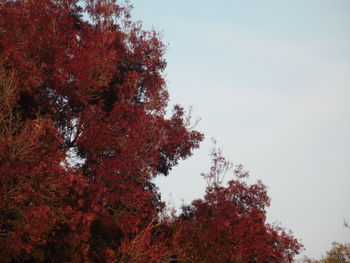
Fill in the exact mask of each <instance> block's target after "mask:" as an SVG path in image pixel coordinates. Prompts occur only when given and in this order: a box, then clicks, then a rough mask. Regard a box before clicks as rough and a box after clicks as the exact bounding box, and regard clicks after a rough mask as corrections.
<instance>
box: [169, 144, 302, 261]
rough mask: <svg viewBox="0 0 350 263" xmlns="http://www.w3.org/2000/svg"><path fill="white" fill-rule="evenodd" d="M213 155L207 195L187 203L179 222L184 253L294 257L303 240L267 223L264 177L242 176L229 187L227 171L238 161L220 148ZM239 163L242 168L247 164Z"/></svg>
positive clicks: (210, 257) (194, 256)
mask: <svg viewBox="0 0 350 263" xmlns="http://www.w3.org/2000/svg"><path fill="white" fill-rule="evenodd" d="M212 156H213V157H214V160H213V166H212V168H211V170H210V172H209V173H208V175H207V176H206V177H207V178H209V181H208V182H209V185H208V187H207V193H206V195H205V197H204V199H203V200H195V201H193V202H192V205H191V206H185V207H184V208H183V212H182V215H180V217H179V220H178V222H177V224H176V225H175V232H176V234H175V239H176V242H177V243H179V244H182V245H181V247H182V253H183V254H182V256H183V257H184V258H188V259H189V261H190V262H196V263H197V262H198V263H200V262H203V263H204V262H219V263H220V262H256V263H258V262H261V263H262V262H276V263H277V262H292V259H293V257H294V255H295V254H297V253H298V251H299V250H300V248H301V245H300V244H299V243H298V241H297V240H296V239H294V238H293V236H292V235H291V234H287V233H285V232H284V231H283V229H281V228H279V227H273V226H271V225H269V224H267V223H265V219H266V216H265V207H266V206H268V205H269V198H268V196H267V194H266V187H265V186H264V185H263V184H262V183H261V182H258V183H257V184H252V185H248V184H247V183H245V182H243V181H242V178H241V177H242V176H238V177H237V179H234V180H231V181H229V182H228V183H227V186H226V187H224V186H223V185H222V181H221V178H222V173H226V172H228V171H229V170H230V169H231V167H232V165H231V163H230V162H229V161H227V160H226V159H225V158H224V157H223V156H222V155H221V151H220V150H218V149H216V148H214V149H213V153H212ZM238 169H239V171H242V167H239V168H238ZM235 173H236V174H237V170H236V171H235ZM239 174H242V172H239ZM244 174H245V176H246V175H247V174H246V173H244ZM218 255H220V257H218Z"/></svg>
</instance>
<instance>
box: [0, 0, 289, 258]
mask: <svg viewBox="0 0 350 263" xmlns="http://www.w3.org/2000/svg"><path fill="white" fill-rule="evenodd" d="M163 53H164V46H163V44H162V42H161V41H160V40H159V37H158V35H157V33H155V32H145V31H143V30H142V29H141V27H140V25H139V24H137V23H132V22H131V21H130V19H129V7H128V6H126V5H122V4H120V3H119V2H118V3H117V2H116V1H115V0H106V1H102V0H86V1H85V2H84V3H83V4H81V2H80V1H78V0H3V1H1V3H0V122H1V126H0V175H1V177H0V180H1V181H0V194H1V199H0V261H1V262H138V263H145V262H179V260H180V259H181V260H187V261H189V260H190V261H191V262H204V261H196V260H197V258H196V257H193V253H195V251H198V253H202V252H203V253H204V252H205V251H203V250H200V249H199V248H198V249H197V248H196V249H197V250H193V251H192V252H191V251H190V252H189V251H188V249H187V248H188V246H189V245H188V242H190V240H192V239H193V238H195V237H194V236H193V237H191V238H192V239H191V238H189V239H188V240H189V241H188V242H187V237H186V235H184V234H185V232H184V231H188V233H192V234H193V235H198V240H203V239H202V238H204V237H205V238H210V232H206V231H204V229H203V228H201V227H200V226H199V225H197V223H200V224H202V223H201V222H202V221H201V220H205V217H206V214H207V213H209V210H210V209H212V210H215V211H216V212H215V213H218V214H220V213H224V212H223V211H224V207H225V206H226V209H228V211H231V210H232V209H233V210H232V211H231V212H230V213H236V212H234V211H236V210H237V205H236V204H234V203H232V202H231V203H230V202H229V201H228V200H226V201H225V202H223V203H222V202H221V201H220V202H217V205H214V206H213V205H212V202H213V201H211V200H212V199H213V198H214V199H215V198H219V199H220V198H221V199H223V200H224V199H225V198H224V196H227V195H230V194H232V193H231V192H232V191H241V190H239V189H241V188H242V185H240V184H239V183H238V182H237V183H234V182H233V183H231V186H230V187H229V188H220V187H214V188H208V194H207V196H206V197H205V200H204V201H196V202H194V203H193V207H191V209H190V210H191V216H187V217H189V219H186V220H185V219H184V218H185V216H184V215H182V216H180V217H179V218H176V217H175V218H171V219H169V218H168V219H167V218H162V217H160V213H161V212H162V210H163V208H164V204H163V203H162V202H161V200H160V194H159V192H158V190H157V188H156V186H155V185H154V184H153V183H152V179H153V178H154V177H156V176H157V175H161V174H163V175H167V174H168V173H169V171H170V170H171V168H172V167H173V166H174V165H176V164H177V162H178V161H179V160H180V159H181V158H187V157H188V156H190V155H191V152H192V150H193V149H195V148H197V147H198V145H199V142H200V141H201V140H202V139H203V135H202V134H201V133H199V132H197V131H193V130H190V129H188V127H187V123H186V118H185V116H184V111H183V109H182V108H181V107H180V106H175V107H174V109H173V115H172V116H171V117H170V118H168V119H167V118H165V107H166V105H167V101H168V94H167V91H166V87H165V81H164V78H163V75H162V72H163V70H164V68H165V66H166V63H165V61H164V59H163V57H162V56H163ZM69 153H70V154H71V156H72V157H71V159H70V161H67V160H66V157H67V154H69ZM243 188H244V187H243ZM210 189H211V190H210ZM242 191H243V190H242ZM247 191H248V190H247ZM249 191H250V190H249ZM251 191H254V189H251ZM255 191H257V194H258V195H257V196H256V199H254V200H252V201H251V202H252V204H251V206H252V209H251V210H249V211H248V210H247V211H246V212H244V211H243V212H242V214H244V215H245V216H246V217H248V218H249V220H255V221H257V223H254V224H253V223H252V224H253V225H251V227H253V226H254V227H255V226H258V227H260V228H261V231H262V232H264V231H265V232H266V233H265V232H264V234H261V235H258V236H257V237H255V238H256V239H257V241H256V242H258V241H259V242H260V243H256V245H257V246H259V248H254V251H263V249H265V248H264V247H263V248H261V247H260V246H262V245H261V242H262V241H261V240H262V239H263V238H264V237H268V238H269V239H267V241H266V242H270V243H271V244H277V245H276V246H279V247H280V252H278V253H279V254H276V258H280V259H281V260H282V258H283V259H284V258H286V255H287V254H288V253H289V252H288V251H289V250H288V249H289V248H290V246H291V247H292V248H295V247H293V245H294V244H295V243H293V242H294V240H293V239H291V238H290V237H289V236H285V237H286V238H284V239H283V237H284V236H283V234H281V233H277V232H276V230H275V229H273V228H269V227H267V228H266V226H265V225H264V224H263V221H264V210H261V208H260V210H259V206H257V204H256V202H261V203H262V204H261V205H262V206H264V205H265V203H266V202H267V197H266V194H265V195H264V194H262V193H261V191H263V190H262V188H259V187H258V188H257V189H256V190H255ZM243 192H244V191H243ZM252 194H254V193H252ZM216 196H217V197H216ZM214 199H213V200H214ZM221 199H220V200H221ZM231 201H232V200H231ZM215 202H216V201H215ZM215 202H214V203H215ZM215 204H216V203H215ZM207 207H208V208H207ZM207 209H209V210H208V211H207ZM234 209H236V210H234ZM242 209H246V208H245V207H242ZM220 211H222V212H220ZM196 213H199V214H198V216H195V217H193V216H192V214H193V215H195V214H196ZM200 215H201V216H200ZM223 215H227V214H223ZM254 218H255V219H254ZM208 220H209V221H210V220H211V219H210V218H208ZM212 223H213V222H211V223H210V224H212ZM223 223H224V226H226V225H227V224H228V225H230V224H232V222H231V223H230V222H229V223H226V221H225V222H223ZM264 227H265V228H264ZM235 229H236V228H232V231H236V230H235ZM202 230H203V231H202ZM211 231H214V232H215V231H219V230H217V229H215V228H213V230H211ZM242 231H243V230H242ZM244 231H245V230H244ZM252 231H253V230H251V232H249V233H250V235H254V231H253V232H252ZM259 231H260V230H259ZM261 231H260V232H261ZM260 232H259V233H260ZM232 233H233V232H232ZM247 233H248V232H247ZM232 235H234V234H232ZM239 235H243V232H242V233H241V234H239ZM235 238H236V239H239V236H236V237H235ZM184 239H185V240H184ZM236 239H235V240H236ZM215 240H216V239H215ZM253 240H255V239H253ZM253 240H252V242H253ZM185 241H186V242H185ZM217 241H218V242H219V241H220V240H219V239H217ZM191 242H192V241H191ZM232 242H233V241H232ZM235 242H236V241H235ZM254 242H255V241H254ZM288 242H289V243H288ZM191 244H192V243H191ZM251 244H253V243H247V244H245V243H242V242H241V243H240V246H239V251H240V252H239V253H240V254H239V255H245V253H246V252H247V251H249V249H248V246H250V245H251ZM254 244H255V243H254ZM259 244H260V245H259ZM244 246H245V247H244ZM266 247H267V248H269V249H271V247H274V245H271V246H268V245H266ZM267 248H266V249H267ZM218 249H219V250H220V251H222V252H223V253H224V254H231V253H236V252H231V249H236V248H235V247H234V246H233V245H232V244H231V245H229V246H227V245H226V244H225V245H223V246H222V245H221V243H217V245H216V248H215V249H214V250H212V252H210V253H214V252H215V251H219V250H218ZM191 253H192V254H191ZM205 253H206V252H205ZM205 253H204V254H203V256H202V257H201V258H206V255H205ZM237 253H238V252H237ZM237 253H236V254H237ZM266 253H267V254H266V255H268V256H269V257H271V253H272V252H271V253H270V252H266ZM268 253H270V254H268ZM276 253H277V252H276ZM286 253H287V254H286ZM236 254H235V255H236ZM249 255H250V254H249ZM264 255H265V254H264ZM288 255H293V253H289V254H288ZM287 257H288V256H287ZM207 258H208V260H207V261H206V262H219V261H216V260H214V259H213V258H210V257H207ZM201 260H202V259H201ZM227 262H228V261H227ZM275 262H277V261H275ZM278 262H282V261H278Z"/></svg>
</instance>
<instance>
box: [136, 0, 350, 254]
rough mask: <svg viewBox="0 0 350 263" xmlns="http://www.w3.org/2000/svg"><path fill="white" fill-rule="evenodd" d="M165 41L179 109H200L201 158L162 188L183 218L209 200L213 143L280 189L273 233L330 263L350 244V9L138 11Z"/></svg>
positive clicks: (285, 6) (273, 191) (150, 7)
mask: <svg viewBox="0 0 350 263" xmlns="http://www.w3.org/2000/svg"><path fill="white" fill-rule="evenodd" d="M132 4H133V5H134V9H133V11H132V16H133V18H134V19H135V20H140V21H142V23H143V25H144V28H145V29H152V28H153V29H155V30H157V31H159V32H161V33H162V35H163V41H164V43H166V44H167V52H166V54H165V58H166V60H167V62H168V66H167V69H166V71H165V78H166V80H167V87H168V90H169V93H170V105H174V104H175V103H179V104H180V105H182V106H184V107H185V108H187V109H188V108H189V107H190V106H192V107H193V111H192V115H193V116H194V119H195V118H196V117H197V116H198V117H200V118H201V121H200V123H199V124H198V125H197V127H196V128H197V130H199V131H201V132H203V133H204V134H205V137H206V139H205V141H204V142H203V143H202V144H201V147H200V149H198V150H196V151H194V154H193V156H192V157H191V158H189V159H187V160H185V161H182V162H181V163H180V164H179V165H178V166H177V167H175V168H174V169H173V170H172V172H171V173H170V175H169V176H168V177H165V178H159V179H158V180H157V181H156V183H157V185H158V186H159V188H160V191H161V193H162V196H163V199H164V200H166V201H170V202H171V203H173V204H174V205H175V206H177V207H178V206H180V205H181V204H182V203H183V202H185V203H187V204H189V203H190V202H191V201H192V200H193V199H195V198H200V197H201V196H203V194H204V191H205V186H206V185H205V182H204V180H203V178H202V177H201V176H200V173H202V172H206V171H208V169H209V167H210V157H209V151H210V148H211V147H212V146H213V144H212V142H211V139H210V138H212V137H214V138H215V139H216V140H217V141H218V146H220V147H222V148H223V152H224V155H225V156H226V157H227V158H228V159H230V160H231V161H232V162H233V163H234V164H242V165H243V166H244V167H245V168H246V169H247V170H249V172H250V181H251V182H255V181H256V180H258V179H261V180H262V181H263V183H264V184H266V185H267V186H268V193H269V196H270V197H271V207H270V208H269V209H268V212H267V214H268V221H269V222H277V223H281V225H282V226H284V227H285V228H287V229H290V230H292V231H293V233H294V235H295V237H297V238H298V239H300V240H301V242H302V243H303V244H304V246H305V250H304V251H303V253H302V254H304V255H307V256H309V257H314V258H319V257H321V256H322V255H323V254H325V252H326V251H327V250H329V249H330V247H331V243H332V242H333V241H338V242H350V229H346V228H344V227H343V220H344V219H348V220H349V221H350V1H348V0H293V1H290V0H289V1H287V0H264V1H262V0H217V1H209V0H191V1H189V0H187V1H185V0H177V1H170V0H147V1H145V0H134V1H132Z"/></svg>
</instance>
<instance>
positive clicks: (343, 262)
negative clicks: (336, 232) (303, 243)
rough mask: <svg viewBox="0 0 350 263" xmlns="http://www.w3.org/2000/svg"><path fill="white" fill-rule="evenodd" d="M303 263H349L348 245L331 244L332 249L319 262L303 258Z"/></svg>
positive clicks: (349, 245)
mask: <svg viewBox="0 0 350 263" xmlns="http://www.w3.org/2000/svg"><path fill="white" fill-rule="evenodd" d="M302 262H305V263H349V262H350V243H344V244H342V243H338V242H333V243H332V248H331V249H330V250H329V251H327V253H326V256H324V257H323V258H322V259H320V260H313V259H310V258H307V257H306V258H304V259H303V260H302Z"/></svg>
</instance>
